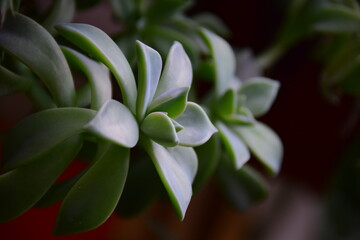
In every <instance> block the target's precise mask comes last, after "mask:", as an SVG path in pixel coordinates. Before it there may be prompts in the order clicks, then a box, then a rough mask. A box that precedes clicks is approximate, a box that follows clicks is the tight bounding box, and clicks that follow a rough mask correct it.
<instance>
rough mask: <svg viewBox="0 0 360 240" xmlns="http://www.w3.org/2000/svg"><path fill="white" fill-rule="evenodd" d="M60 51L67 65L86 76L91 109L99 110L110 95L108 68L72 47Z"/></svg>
mask: <svg viewBox="0 0 360 240" xmlns="http://www.w3.org/2000/svg"><path fill="white" fill-rule="evenodd" d="M62 51H63V53H64V55H65V57H66V59H67V61H68V63H69V65H71V66H72V67H74V68H75V69H78V70H81V71H82V72H84V73H85V75H86V76H87V78H88V80H89V82H90V87H91V109H94V110H99V109H100V107H101V106H102V105H103V104H104V103H105V102H106V101H108V100H110V99H111V95H112V87H111V79H110V74H109V69H108V68H106V67H105V66H104V65H103V64H101V63H98V62H95V61H94V60H91V59H90V58H88V57H86V56H85V55H83V54H81V53H79V52H77V51H75V50H73V49H70V48H67V47H62Z"/></svg>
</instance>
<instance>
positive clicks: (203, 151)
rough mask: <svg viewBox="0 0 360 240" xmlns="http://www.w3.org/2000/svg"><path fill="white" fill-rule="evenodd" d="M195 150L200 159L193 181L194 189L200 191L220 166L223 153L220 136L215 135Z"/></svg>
mask: <svg viewBox="0 0 360 240" xmlns="http://www.w3.org/2000/svg"><path fill="white" fill-rule="evenodd" d="M195 150H196V154H197V156H198V159H199V166H198V172H197V174H196V177H195V180H194V183H193V189H194V191H198V190H199V189H201V187H203V186H204V185H205V183H207V182H208V180H209V178H210V177H211V176H212V175H213V173H214V172H215V170H216V168H217V166H218V163H219V159H220V153H221V152H220V151H221V148H220V141H219V138H218V136H217V135H213V136H212V137H211V138H210V139H209V141H207V142H206V143H204V144H203V145H200V146H199V147H196V148H195Z"/></svg>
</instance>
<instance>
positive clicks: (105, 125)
mask: <svg viewBox="0 0 360 240" xmlns="http://www.w3.org/2000/svg"><path fill="white" fill-rule="evenodd" d="M84 129H85V130H86V131H88V132H91V133H93V134H94V135H96V136H98V137H100V138H103V139H106V140H108V141H110V142H113V143H115V144H118V145H120V146H123V147H128V148H132V147H134V146H135V145H136V143H137V141H138V139H139V127H138V124H137V122H136V119H135V117H134V116H133V115H132V113H131V112H130V110H129V109H128V108H127V107H125V106H124V105H123V104H122V103H120V102H118V101H115V100H109V101H107V102H106V103H105V104H104V105H103V106H102V107H101V108H100V110H99V111H98V112H97V114H96V116H95V117H94V118H93V119H92V120H91V121H90V122H89V123H88V124H86V126H84Z"/></svg>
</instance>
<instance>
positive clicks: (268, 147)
mask: <svg viewBox="0 0 360 240" xmlns="http://www.w3.org/2000/svg"><path fill="white" fill-rule="evenodd" d="M233 129H234V131H235V132H236V133H237V134H239V136H240V137H241V138H242V139H243V141H244V142H245V143H246V145H247V146H248V147H249V148H250V150H251V151H252V152H253V153H254V154H255V156H256V157H257V158H258V159H259V160H260V162H261V163H263V164H264V166H265V167H266V168H267V170H268V171H269V172H270V173H271V174H273V175H276V174H278V173H279V171H280V167H281V162H282V156H283V145H282V143H281V140H280V138H279V137H278V136H277V135H276V133H275V132H274V131H273V130H272V129H270V128H269V127H268V126H266V125H265V124H263V123H260V122H255V123H254V124H253V125H251V126H236V127H233Z"/></svg>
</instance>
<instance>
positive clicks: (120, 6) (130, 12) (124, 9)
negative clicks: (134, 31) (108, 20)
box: [109, 0, 137, 23]
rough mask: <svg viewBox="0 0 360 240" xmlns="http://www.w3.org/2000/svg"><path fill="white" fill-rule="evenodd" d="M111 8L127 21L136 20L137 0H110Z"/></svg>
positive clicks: (116, 14) (121, 18)
mask: <svg viewBox="0 0 360 240" xmlns="http://www.w3.org/2000/svg"><path fill="white" fill-rule="evenodd" d="M109 2H110V5H111V9H112V11H113V13H114V14H115V16H116V17H117V18H119V19H120V20H122V21H123V22H125V23H132V22H134V21H136V19H135V18H134V17H135V16H134V15H135V13H136V10H137V9H136V3H135V2H136V1H134V0H109Z"/></svg>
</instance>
